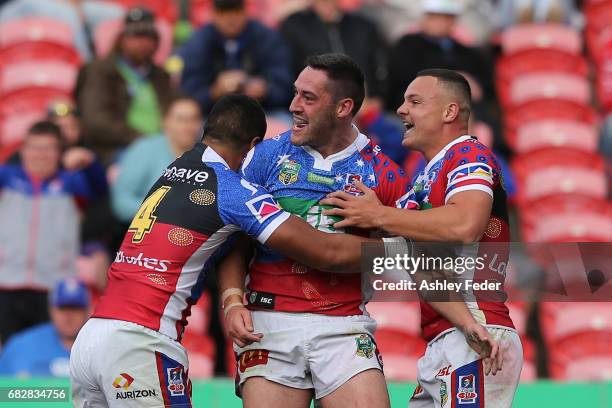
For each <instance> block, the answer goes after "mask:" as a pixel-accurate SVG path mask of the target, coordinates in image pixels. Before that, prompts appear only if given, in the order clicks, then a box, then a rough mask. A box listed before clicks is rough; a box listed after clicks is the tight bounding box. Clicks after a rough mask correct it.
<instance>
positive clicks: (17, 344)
mask: <svg viewBox="0 0 612 408" xmlns="http://www.w3.org/2000/svg"><path fill="white" fill-rule="evenodd" d="M49 311H50V315H51V321H50V322H47V323H41V324H39V325H37V326H35V327H31V328H29V329H26V330H24V331H22V332H19V333H16V334H15V335H14V336H13V337H11V339H10V340H9V341H8V342H7V343H6V346H5V347H4V349H3V350H2V353H1V354H0V377H1V376H7V377H8V376H18V377H30V376H34V377H69V376H70V349H71V348H72V344H73V343H74V340H75V339H76V336H77V333H78V332H79V330H80V329H81V327H83V324H85V322H86V321H87V318H88V317H89V294H88V292H87V288H86V287H85V285H84V284H83V283H82V282H80V281H78V280H76V279H74V278H68V279H64V280H62V281H60V282H59V283H58V284H57V285H56V286H55V288H54V290H53V292H52V293H51V294H50V296H49Z"/></svg>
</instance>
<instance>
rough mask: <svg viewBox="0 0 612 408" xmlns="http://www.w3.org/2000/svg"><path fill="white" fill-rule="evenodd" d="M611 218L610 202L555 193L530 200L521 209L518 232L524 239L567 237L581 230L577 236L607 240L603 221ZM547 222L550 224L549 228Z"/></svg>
mask: <svg viewBox="0 0 612 408" xmlns="http://www.w3.org/2000/svg"><path fill="white" fill-rule="evenodd" d="M577 214H580V216H579V217H577V216H576V215H577ZM583 215H584V217H583ZM610 219H612V203H610V202H608V201H607V200H605V199H601V198H593V197H588V196H583V195H576V194H558V195H554V196H548V197H544V198H541V199H538V200H534V201H529V202H527V203H525V205H523V206H522V207H521V211H520V227H521V232H522V235H523V239H524V240H525V241H527V242H555V241H559V240H562V241H568V240H567V239H565V238H567V237H568V236H572V235H576V234H578V235H580V233H581V232H582V237H580V240H587V241H604V242H606V241H607V237H609V235H610V231H609V230H607V229H606V228H605V225H606V224H607V223H609V222H610V221H609V220H610ZM566 221H567V222H566ZM550 225H552V226H553V228H549V226H550ZM555 225H556V226H555ZM588 225H591V226H592V227H588ZM559 226H561V227H562V228H559ZM602 226H604V227H603V228H602ZM585 234H588V235H589V237H585V236H584V235H585ZM587 238H588V239H587Z"/></svg>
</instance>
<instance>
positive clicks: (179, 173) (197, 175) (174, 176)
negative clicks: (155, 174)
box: [162, 166, 208, 183]
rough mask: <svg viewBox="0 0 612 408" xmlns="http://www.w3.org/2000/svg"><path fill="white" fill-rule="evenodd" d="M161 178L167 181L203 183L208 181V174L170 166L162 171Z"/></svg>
mask: <svg viewBox="0 0 612 408" xmlns="http://www.w3.org/2000/svg"><path fill="white" fill-rule="evenodd" d="M162 177H163V178H166V179H169V180H178V181H182V182H186V183H191V182H195V183H204V182H205V181H206V180H208V172H206V171H203V170H197V169H186V168H183V167H175V166H172V167H168V168H166V169H165V170H164V171H163V173H162Z"/></svg>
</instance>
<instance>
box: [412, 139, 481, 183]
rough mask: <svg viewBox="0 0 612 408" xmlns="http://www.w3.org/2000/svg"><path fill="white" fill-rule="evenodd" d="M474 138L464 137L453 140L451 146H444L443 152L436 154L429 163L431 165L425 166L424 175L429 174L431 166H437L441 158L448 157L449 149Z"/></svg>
mask: <svg viewBox="0 0 612 408" xmlns="http://www.w3.org/2000/svg"><path fill="white" fill-rule="evenodd" d="M473 138H474V136H470V135H463V136H460V137H458V138H456V139H454V140H452V141H451V142H450V143H449V144H447V145H446V146H444V147H443V148H442V150H440V151H439V152H438V154H436V155H435V156H434V157H433V159H431V160H430V161H429V163H427V166H425V169H423V173H425V174H427V173H428V172H429V169H430V168H431V166H433V165H434V164H436V162H438V160H440V159H441V158H443V157H444V156H445V155H446V152H447V151H448V149H450V148H451V147H453V146H454V145H456V144H457V143H461V142H464V141H466V140H469V139H473Z"/></svg>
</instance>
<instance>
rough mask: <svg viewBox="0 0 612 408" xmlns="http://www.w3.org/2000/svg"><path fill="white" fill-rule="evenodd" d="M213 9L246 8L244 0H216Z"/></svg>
mask: <svg viewBox="0 0 612 408" xmlns="http://www.w3.org/2000/svg"><path fill="white" fill-rule="evenodd" d="M213 9H214V10H215V11H230V10H244V0H215V1H214V2H213Z"/></svg>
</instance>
